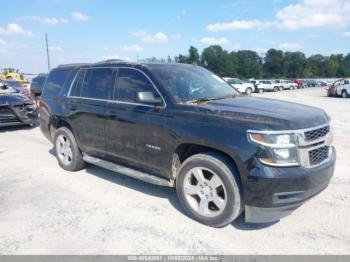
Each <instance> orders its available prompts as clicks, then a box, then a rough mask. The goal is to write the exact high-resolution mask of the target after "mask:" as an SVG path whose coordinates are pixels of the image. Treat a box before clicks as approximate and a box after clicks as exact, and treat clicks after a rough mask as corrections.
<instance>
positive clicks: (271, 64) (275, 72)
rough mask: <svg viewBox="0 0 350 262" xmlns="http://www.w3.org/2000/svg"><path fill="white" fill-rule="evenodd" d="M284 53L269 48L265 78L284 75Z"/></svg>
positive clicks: (264, 66) (264, 68)
mask: <svg viewBox="0 0 350 262" xmlns="http://www.w3.org/2000/svg"><path fill="white" fill-rule="evenodd" d="M283 59H284V54H283V51H281V50H276V49H273V48H271V49H269V50H268V51H267V53H266V56H265V63H264V65H263V75H264V77H265V78H278V77H281V76H283Z"/></svg>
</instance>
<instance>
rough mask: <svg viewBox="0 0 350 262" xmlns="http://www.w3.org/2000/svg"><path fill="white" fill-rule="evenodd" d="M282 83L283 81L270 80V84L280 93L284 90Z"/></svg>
mask: <svg viewBox="0 0 350 262" xmlns="http://www.w3.org/2000/svg"><path fill="white" fill-rule="evenodd" d="M283 81H284V80H282V79H274V80H272V82H273V83H274V84H275V85H276V86H277V87H278V89H279V90H280V91H282V90H283V89H284V85H283Z"/></svg>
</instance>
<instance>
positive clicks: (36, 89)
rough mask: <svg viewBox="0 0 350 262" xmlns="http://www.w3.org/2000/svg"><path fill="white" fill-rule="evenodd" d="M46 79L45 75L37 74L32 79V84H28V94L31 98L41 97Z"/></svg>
mask: <svg viewBox="0 0 350 262" xmlns="http://www.w3.org/2000/svg"><path fill="white" fill-rule="evenodd" d="M46 78H47V74H39V75H37V76H36V77H34V78H33V80H32V83H31V84H30V94H31V95H32V96H33V97H35V98H36V97H39V96H41V93H42V90H43V86H44V84H45V81H46Z"/></svg>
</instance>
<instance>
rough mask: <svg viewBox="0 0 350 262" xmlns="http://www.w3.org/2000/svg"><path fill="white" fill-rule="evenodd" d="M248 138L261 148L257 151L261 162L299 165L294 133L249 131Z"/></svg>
mask: <svg viewBox="0 0 350 262" xmlns="http://www.w3.org/2000/svg"><path fill="white" fill-rule="evenodd" d="M248 140H249V141H250V142H252V143H255V144H258V145H259V146H260V148H261V150H259V151H258V152H257V154H258V158H259V160H260V162H262V163H263V164H266V165H271V166H298V165H299V156H298V149H297V140H296V137H295V135H294V134H283V133H279V134H274V133H269V132H259V131H248Z"/></svg>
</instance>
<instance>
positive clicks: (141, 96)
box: [136, 92, 162, 105]
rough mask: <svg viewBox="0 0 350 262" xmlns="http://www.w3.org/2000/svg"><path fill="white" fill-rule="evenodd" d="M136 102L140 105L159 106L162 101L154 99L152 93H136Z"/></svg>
mask: <svg viewBox="0 0 350 262" xmlns="http://www.w3.org/2000/svg"><path fill="white" fill-rule="evenodd" d="M136 99H137V101H138V102H141V103H147V104H154V105H160V104H161V103H162V99H161V98H160V97H155V96H154V94H153V93H152V92H137V98H136Z"/></svg>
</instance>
